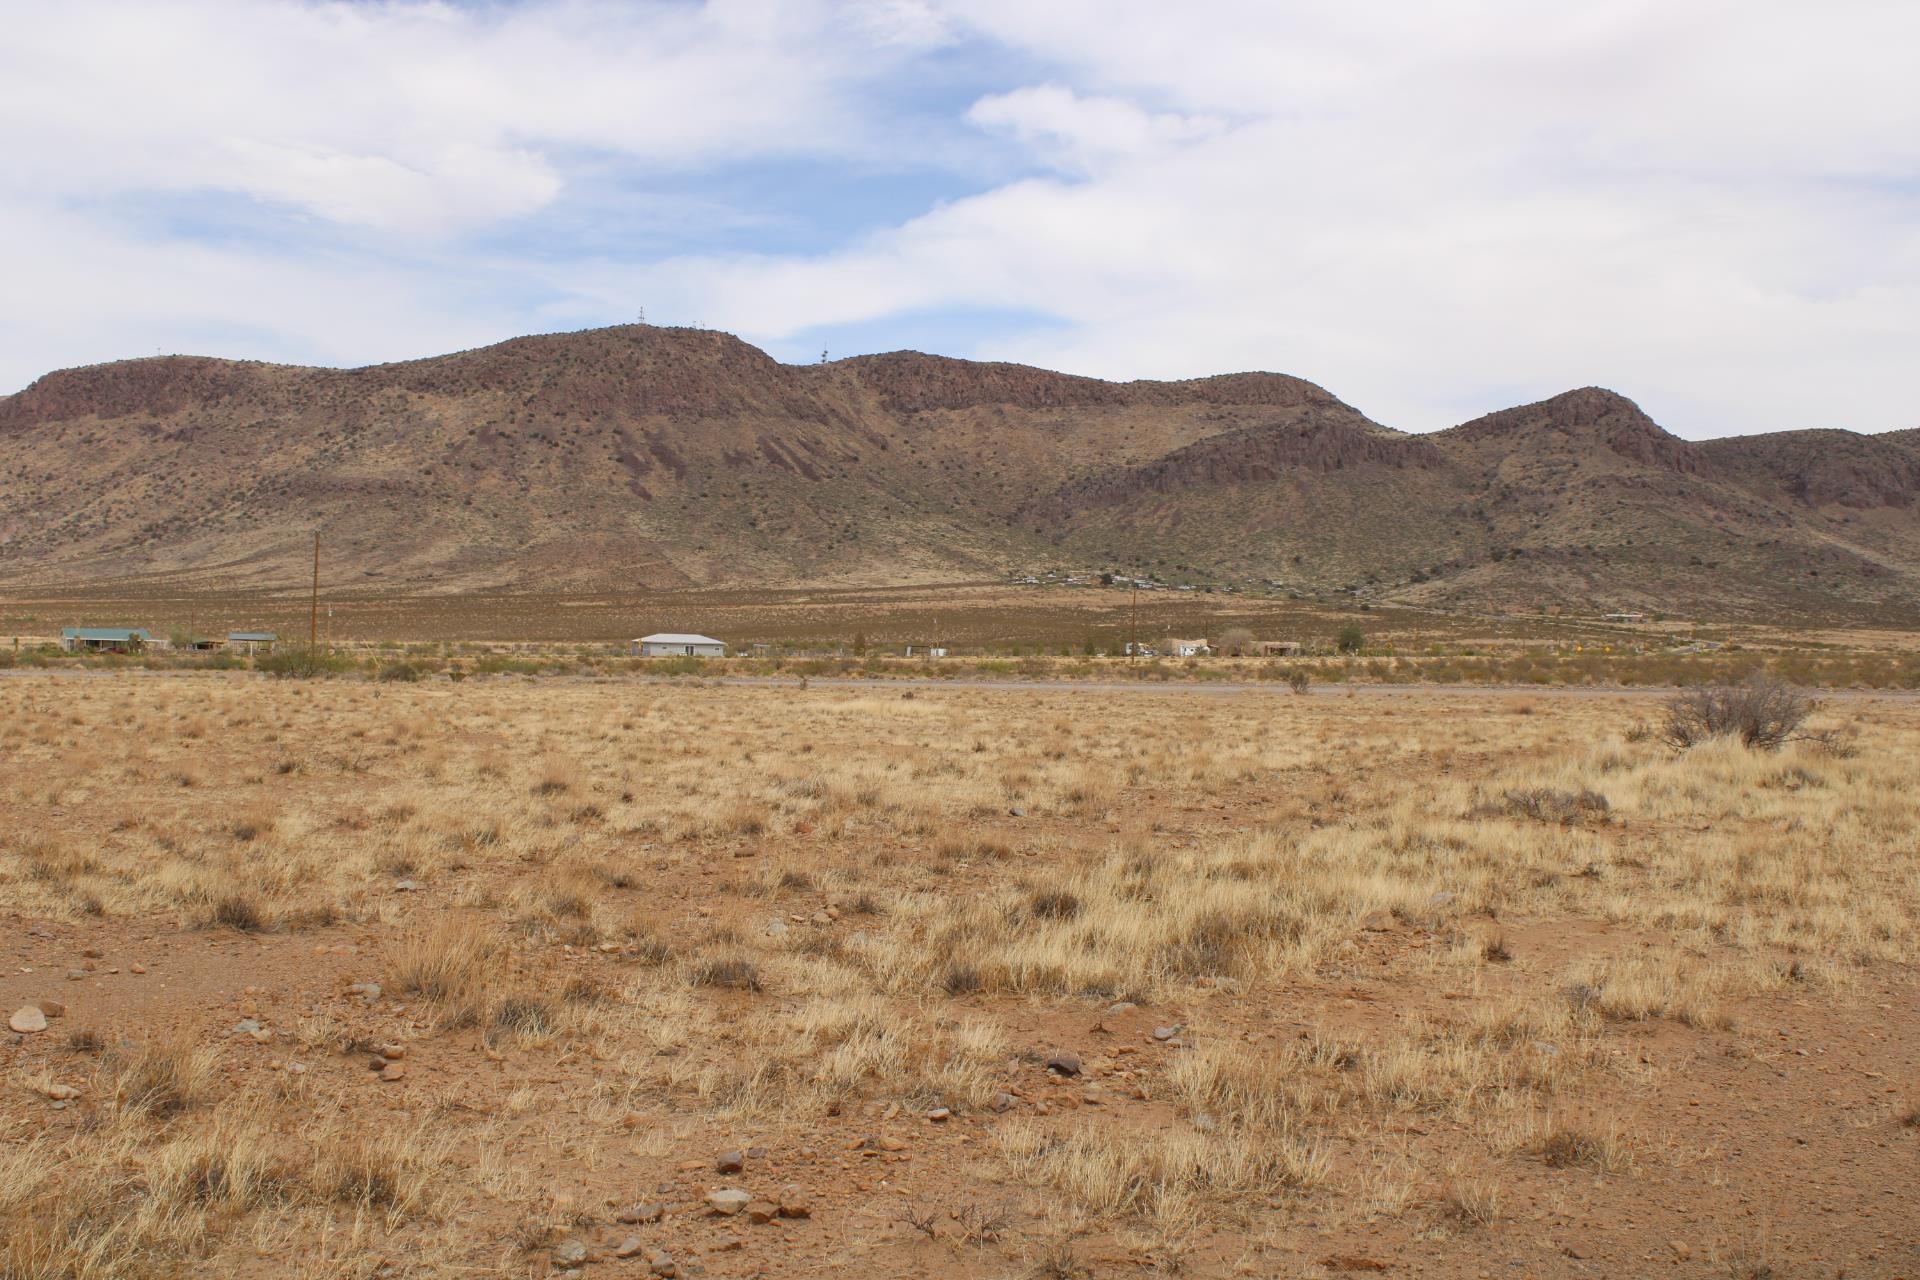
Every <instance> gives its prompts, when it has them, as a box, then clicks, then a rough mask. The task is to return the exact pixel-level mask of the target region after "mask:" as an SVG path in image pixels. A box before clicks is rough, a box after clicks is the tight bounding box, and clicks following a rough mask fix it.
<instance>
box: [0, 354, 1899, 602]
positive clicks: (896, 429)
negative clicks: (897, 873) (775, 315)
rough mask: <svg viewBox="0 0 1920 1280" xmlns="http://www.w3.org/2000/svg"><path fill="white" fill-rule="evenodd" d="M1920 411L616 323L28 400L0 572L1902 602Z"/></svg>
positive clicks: (476, 584)
mask: <svg viewBox="0 0 1920 1280" xmlns="http://www.w3.org/2000/svg"><path fill="white" fill-rule="evenodd" d="M1916 495H1920V433H1917V432H1901V433H1893V434H1891V435H1888V436H1879V437H1872V436H1862V435H1857V434H1854V433H1851V432H1845V431H1805V432H1786V433H1781V434H1777V435H1767V436H1751V437H1739V438H1731V439H1725V440H1715V441H1709V442H1705V443H1694V442H1689V441H1685V440H1682V439H1680V438H1678V437H1676V436H1673V435H1672V434H1670V433H1668V432H1666V431H1665V430H1663V429H1662V428H1661V427H1660V426H1659V425H1658V424H1656V423H1654V422H1653V421H1652V420H1651V419H1649V418H1648V417H1647V416H1646V415H1645V414H1644V413H1642V412H1641V411H1640V410H1639V408H1638V407H1637V406H1635V405H1634V404H1633V403H1632V402H1631V401H1630V400H1627V399H1626V398H1624V397H1622V396H1619V395H1616V394H1614V393H1612V392H1609V391H1604V390H1600V389H1597V388H1587V389H1583V390H1578V391H1573V392H1569V393H1567V394H1565V395H1561V396H1557V397H1554V398H1552V399H1549V400H1544V401H1541V402H1539V403H1537V404H1532V405H1525V406H1521V407H1518V408H1514V409H1507V410H1503V411H1501V412H1498V413H1493V414H1489V415H1487V416H1485V417H1482V418H1479V419H1476V420H1474V421H1472V422H1469V423H1465V424H1463V425H1461V426H1458V427H1454V428H1452V429H1450V430H1447V431H1441V432H1436V433H1434V434H1431V435H1424V436H1415V435H1408V434H1406V433H1402V432H1398V431H1394V430H1392V429H1390V428H1389V427H1386V426H1382V425H1380V424H1378V423H1374V422H1372V421H1370V420H1369V419H1368V418H1367V417H1366V416H1365V415H1364V414H1362V413H1361V412H1359V411H1358V410H1356V409H1354V408H1352V407H1351V406H1349V405H1347V404H1345V403H1343V402H1342V401H1340V400H1339V399H1338V398H1337V397H1335V396H1333V395H1332V394H1331V393H1329V392H1327V391H1326V390H1324V389H1322V388H1320V387H1317V386H1315V385H1314V384H1312V383H1309V382H1305V381H1302V380H1300V379H1298V378H1293V377H1289V376H1286V375H1282V374H1271V373H1246V374H1231V375H1225V376H1221V377H1213V378H1200V379H1192V380H1186V381H1176V382H1145V381H1140V382H1118V383H1117V382H1106V381H1101V380H1099V379H1093V378H1084V377H1074V376H1070V375H1066V374H1059V373H1051V372H1048V371H1046V370H1041V369H1034V368H1029V367H1026V366H1020V365H1010V364H988V363H979V362H972V361H965V360H956V359H950V358H944V357H938V356H929V355H922V354H919V353H913V352H897V353H893V354H888V355H876V356H861V357H855V358H852V359H847V360H840V361H836V362H832V363H827V364H820V365H804V366H801V365H783V364H780V363H779V362H777V361H775V360H773V359H771V358H770V357H768V356H767V355H766V354H765V353H764V352H761V351H759V350H757V349H755V348H754V347H752V346H749V345H748V344H746V343H744V342H741V341H739V340H738V339H735V338H733V337H730V336H728V335H725V334H721V333H715V332H710V331H704V330H690V329H669V328H656V327H648V326H638V325H635V326H623V327H618V328H610V329H598V330H589V331H585V332H580V333H570V334H557V335H547V336H539V337H528V338H518V339H514V340H512V341H509V342H503V343H500V344H498V345H495V346H490V347H484V348H480V349H477V350H473V351H466V352H460V353H457V354H453V355H448V356H441V357H435V358H432V359H426V360H415V361H407V362H403V363H397V364H389V365H378V366H373V367H369V368H363V369H347V370H337V369H316V368H301V367H293V366H284V365H271V364H261V363H255V362H247V361H229V360H215V359H206V358H198V357H186V356H174V357H157V358H153V359H141V360H129V361H122V362H117V363H112V364H105V365H96V366H92V367H88V368H82V369H70V370H63V371H60V372H57V373H51V374H48V375H47V376H45V377H43V378H41V379H40V380H39V381H37V382H35V383H34V384H33V385H32V386H30V387H28V388H26V389H25V390H23V391H21V392H19V393H17V394H15V395H12V396H8V397H3V398H0V584H7V585H12V586H24V585H28V584H33V585H38V586H47V585H56V584H80V583H85V584H88V585H92V586H104V585H110V584H112V583H116V582H118V583H127V584H134V583H139V584H162V583H163V584H167V585H171V586H176V587H189V588H206V589H229V588H248V589H267V590H271V589H293V588H296V587H297V586H298V584H299V583H300V582H301V581H302V579H303V576H304V572H305V569H304V566H305V564H306V560H307V556H308V555H309V554H310V546H311V541H310V540H311V538H312V536H313V533H314V531H316V530H318V531H319V532H320V533H321V534H322V537H323V539H324V540H325V543H326V547H327V559H328V565H329V577H330V579H331V580H332V581H333V582H335V583H336V584H337V585H344V586H364V587H366V588H369V589H373V588H383V589H396V590H408V591H443V592H458V591H468V590H477V589H488V588H527V589H609V588H611V589H632V588H642V587H667V586H689V585H706V584H713V585H720V584H775V583H778V584H794V583H821V584H826V583H836V584H859V583H893V582H902V583H904V582H936V581H944V580H953V579H957V578H970V577H971V578H978V577H986V576H994V575H998V574H1001V573H1004V572H1006V571H1008V570H1014V569H1023V568H1034V567H1040V566H1047V565H1058V566H1066V567H1078V568H1089V569H1115V570H1121V571H1143V572H1148V573H1153V574H1156V575H1158V576H1161V577H1164V578H1168V579H1178V580H1185V581H1192V582H1199V583H1203V584H1215V585H1230V584H1240V583H1246V582H1257V583H1266V582H1277V583H1280V584H1282V585H1283V586H1284V587H1285V588H1287V589H1292V590H1297V591H1300V592H1302V593H1308V594H1311V593H1319V592H1326V591H1337V590H1347V589H1351V590H1355V591H1358V592H1361V593H1365V594H1369V595H1373V596H1376V597H1381V598H1399V599H1405V600H1409V601H1416V602H1426V603H1431V604H1437V605H1447V606H1474V607H1479V606H1487V605H1502V606H1516V605H1517V606H1522V607H1531V606H1532V605H1535V604H1541V603H1559V604H1563V605H1567V606H1570V607H1589V606H1592V607H1638V608H1656V609H1671V610H1675V611H1680V612H1684V613H1689V614H1701V613H1722V614H1725V613H1731V614H1738V615H1765V616H1780V617H1805V618H1825V617H1834V616H1846V617H1860V618H1881V619H1886V618H1895V617H1908V616H1911V615H1912V614H1913V613H1914V612H1915V611H1916V607H1917V606H1916V601H1920V506H1917V505H1916V503H1915V497H1916Z"/></svg>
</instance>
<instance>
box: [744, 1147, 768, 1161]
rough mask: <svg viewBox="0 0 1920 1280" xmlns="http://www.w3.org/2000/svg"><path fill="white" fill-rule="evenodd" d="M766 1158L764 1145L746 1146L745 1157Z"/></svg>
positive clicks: (750, 1158)
mask: <svg viewBox="0 0 1920 1280" xmlns="http://www.w3.org/2000/svg"><path fill="white" fill-rule="evenodd" d="M766 1158H767V1149H766V1148H765V1147H748V1148H747V1159H749V1160H765V1159H766Z"/></svg>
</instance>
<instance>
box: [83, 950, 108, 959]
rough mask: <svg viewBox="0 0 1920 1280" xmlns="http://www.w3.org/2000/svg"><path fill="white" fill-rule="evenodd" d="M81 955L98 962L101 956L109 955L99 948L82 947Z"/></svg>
mask: <svg viewBox="0 0 1920 1280" xmlns="http://www.w3.org/2000/svg"><path fill="white" fill-rule="evenodd" d="M80 954H81V955H83V956H85V957H86V958H87V959H89V960H98V959H99V958H100V957H101V956H104V955H105V954H107V953H106V952H104V951H102V950H101V949H100V948H98V947H82V948H80Z"/></svg>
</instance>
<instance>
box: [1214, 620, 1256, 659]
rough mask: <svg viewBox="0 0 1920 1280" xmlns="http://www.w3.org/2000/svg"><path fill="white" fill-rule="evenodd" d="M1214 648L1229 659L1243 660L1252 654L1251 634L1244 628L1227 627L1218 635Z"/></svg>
mask: <svg viewBox="0 0 1920 1280" xmlns="http://www.w3.org/2000/svg"><path fill="white" fill-rule="evenodd" d="M1216 647H1217V648H1218V649H1219V650H1220V652H1221V653H1223V654H1225V655H1226V656H1227V657H1229V658H1244V657H1246V656H1247V655H1248V654H1250V653H1252V652H1253V632H1251V631H1249V630H1247V629H1246V628H1245V627H1228V628H1227V629H1226V630H1225V631H1222V632H1221V633H1220V643H1219V645H1218V646H1216Z"/></svg>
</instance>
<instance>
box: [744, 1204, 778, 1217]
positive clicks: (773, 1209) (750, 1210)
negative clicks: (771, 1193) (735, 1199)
mask: <svg viewBox="0 0 1920 1280" xmlns="http://www.w3.org/2000/svg"><path fill="white" fill-rule="evenodd" d="M779 1216H780V1206H779V1205H777V1204H775V1203H773V1201H771V1200H750V1201H748V1202H747V1218H748V1219H749V1220H750V1221H753V1222H772V1221H773V1220H774V1219H775V1218H777V1217H779Z"/></svg>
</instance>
